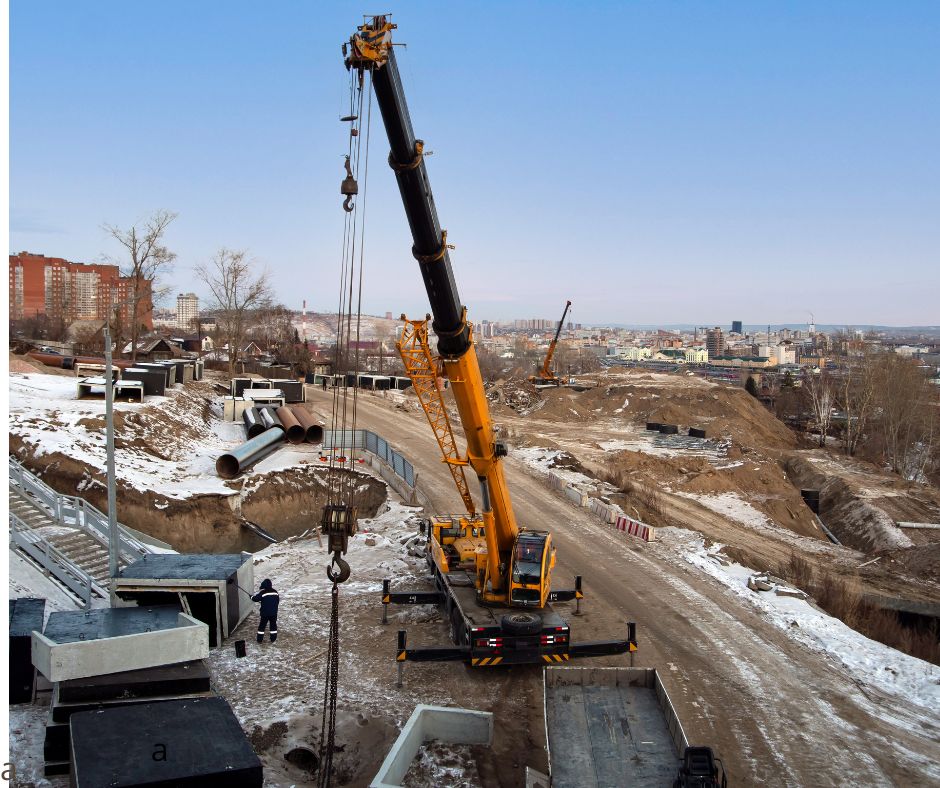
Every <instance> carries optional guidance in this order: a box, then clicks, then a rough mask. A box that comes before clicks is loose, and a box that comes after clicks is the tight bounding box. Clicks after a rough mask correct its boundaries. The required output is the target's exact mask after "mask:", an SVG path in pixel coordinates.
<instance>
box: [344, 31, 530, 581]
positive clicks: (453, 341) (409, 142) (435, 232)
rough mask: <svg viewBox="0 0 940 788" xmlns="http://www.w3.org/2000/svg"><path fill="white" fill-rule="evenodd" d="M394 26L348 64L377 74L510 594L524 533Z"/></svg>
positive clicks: (491, 576) (489, 532)
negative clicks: (499, 447) (509, 570)
mask: <svg viewBox="0 0 940 788" xmlns="http://www.w3.org/2000/svg"><path fill="white" fill-rule="evenodd" d="M393 29H394V25H392V24H391V23H389V22H388V21H387V20H386V18H385V17H374V18H373V20H372V22H371V24H366V25H363V26H361V27H360V28H359V32H358V33H357V34H356V35H355V36H353V37H352V39H351V40H350V42H349V47H350V48H351V51H348V52H347V59H346V64H347V67H349V68H355V69H360V70H367V71H369V72H370V73H371V77H372V87H373V90H374V91H375V96H376V99H377V101H378V105H379V110H380V112H381V114H382V121H383V123H384V125H385V131H386V132H387V134H388V140H389V144H390V146H391V153H390V154H389V158H388V161H389V165H390V166H391V168H392V169H393V170H394V171H395V178H396V180H397V181H398V189H399V191H400V193H401V198H402V203H403V204H404V207H405V214H406V216H407V218H408V224H409V226H410V228H411V235H412V239H413V241H414V245H413V247H412V254H413V255H414V257H415V259H416V260H417V261H418V265H419V267H420V269H421V276H422V278H423V280H424V286H425V290H426V291H427V294H428V300H429V301H430V306H431V313H432V316H433V321H432V328H433V329H434V333H435V334H436V335H437V338H438V343H437V350H438V353H439V354H440V356H441V359H442V362H443V368H444V372H445V374H446V376H447V378H448V379H449V380H450V382H451V386H452V389H453V394H454V400H455V402H456V404H457V411H458V412H459V414H460V420H461V423H462V425H463V428H464V433H465V435H466V440H467V460H468V462H469V463H470V465H471V467H472V468H473V470H474V471H475V473H476V475H477V477H478V478H479V480H480V486H481V494H482V499H483V500H482V503H483V512H482V514H483V520H484V523H485V524H486V529H485V530H486V542H487V582H486V584H485V586H486V588H487V590H485V591H484V596H486V595H487V592H493V593H495V594H496V595H497V596H498V595H499V594H500V593H501V594H503V595H505V594H506V593H508V588H509V586H510V583H509V580H508V577H507V567H508V566H510V564H511V563H512V551H513V547H514V545H515V542H516V538H517V536H518V534H519V528H518V526H517V524H516V518H515V514H514V513H513V509H512V502H511V500H510V497H509V490H508V488H507V485H506V480H505V476H504V473H503V469H502V464H501V462H500V459H501V457H500V454H499V453H498V450H497V444H496V440H495V436H494V432H493V422H492V419H491V418H490V412H489V405H488V403H487V399H486V392H485V389H484V386H483V377H482V375H481V373H480V364H479V361H478V359H477V355H476V350H475V348H474V345H473V338H472V333H471V326H470V324H469V323H468V321H467V316H466V309H465V307H464V306H463V305H462V304H461V302H460V296H459V294H458V292H457V284H456V282H455V281H454V273H453V269H452V267H451V262H450V254H449V251H448V249H449V247H448V245H447V235H446V232H444V231H442V230H441V225H440V221H439V219H438V216H437V208H436V206H435V204H434V197H433V195H432V193H431V184H430V181H429V180H428V174H427V169H426V168H425V163H424V143H423V142H422V141H421V140H419V139H417V138H416V137H415V134H414V129H413V128H412V125H411V117H410V115H409V113H408V105H407V102H406V101H405V94H404V89H403V87H402V82H401V76H400V74H399V71H398V65H397V63H396V60H395V52H394V50H393V49H392V44H391V31H392V30H393Z"/></svg>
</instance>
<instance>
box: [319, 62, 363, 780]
mask: <svg viewBox="0 0 940 788" xmlns="http://www.w3.org/2000/svg"><path fill="white" fill-rule="evenodd" d="M371 82H372V74H371V72H369V87H368V88H367V90H368V92H369V105H368V110H367V113H368V114H367V120H366V158H365V166H364V180H363V187H364V188H363V193H362V219H361V221H360V220H359V218H358V201H357V204H356V205H354V206H353V207H352V210H351V211H347V215H346V223H345V228H344V238H343V270H342V274H341V277H340V303H339V308H338V310H337V335H336V363H337V366H338V364H339V359H340V353H341V347H342V340H343V336H344V334H343V331H344V330H345V337H346V348H345V350H346V352H345V360H346V361H347V363H348V360H349V344H350V341H351V334H352V302H353V289H354V284H355V278H356V270H355V267H356V228H357V226H358V227H359V232H360V237H359V282H358V293H357V298H356V348H355V350H356V357H355V358H356V363H355V374H356V375H358V372H359V350H360V336H361V324H362V278H363V277H362V274H363V263H364V257H365V255H364V248H365V213H366V212H365V207H366V187H367V185H368V178H369V137H370V130H371V125H372V124H371V120H372V91H371ZM362 88H363V86H362V80H361V78H360V82H359V112H358V113H357V119H359V121H360V123H359V125H360V128H361V118H362V98H363V97H362ZM351 89H352V86H351ZM351 99H352V96H351ZM351 103H353V102H352V100H351ZM354 128H355V127H354ZM353 136H355V137H356V141H357V142H356V146H355V148H356V149H355V163H354V164H351V165H348V167H347V171H349V172H351V171H352V170H353V169H354V170H355V174H356V175H358V173H359V161H360V159H361V145H362V136H361V135H360V134H359V133H358V129H357V133H356V134H355V135H352V134H351V135H350V152H349V159H347V161H350V160H351V159H352V156H353V145H352V137H353ZM347 251H348V253H349V254H348V261H349V262H348V266H347ZM347 287H348V298H347V295H346V291H347ZM344 318H345V329H344V325H343V324H344ZM357 383H358V381H357ZM348 397H349V378H348V375H347V376H345V377H344V380H343V398H342V417H341V423H340V424H339V426H340V428H341V432H340V435H341V438H340V450H341V451H342V452H343V455H344V456H346V457H347V460H349V461H351V460H352V458H353V456H354V451H355V431H356V415H357V403H358V385H354V386H353V407H352V421H351V423H349V422H348V421H347V416H348V411H347V403H348ZM339 412H340V407H339V395H338V392H337V391H336V389H335V387H334V395H333V413H332V419H331V422H332V425H333V434H334V436H335V435H336V427H337V421H338V420H340V415H339ZM347 427H348V429H347ZM347 435H348V436H349V439H350V441H349V443H350V451H349V452H348V454H347V453H346V450H345V446H346V436H347ZM334 446H335V439H334ZM344 478H345V479H346V480H347V482H348V487H347V489H346V491H345V493H346V494H345V495H340V493H342V492H343V482H342V480H343V479H344ZM356 488H357V484H356V481H355V478H354V475H353V474H352V473H345V474H344V473H341V472H340V471H338V470H337V469H336V456H335V451H334V454H333V455H332V456H331V459H330V501H329V504H330V506H332V505H340V504H342V505H344V506H347V507H349V511H350V512H354V511H355V497H356ZM338 554H339V553H336V554H334V560H335V556H336V555H338ZM327 574H328V575H329V576H330V578H331V579H332V580H333V585H332V588H331V591H330V633H329V641H328V645H327V655H326V666H325V674H326V680H325V682H324V686H323V710H322V715H321V719H320V741H319V751H320V770H319V785H320V788H328V786H329V784H330V779H331V777H332V774H333V752H334V749H335V741H336V697H337V692H338V687H339V583H340V582H342V581H343V580H344V579H345V578H343V577H341V576H335V575H333V574H331V573H330V572H329V571H328V572H327Z"/></svg>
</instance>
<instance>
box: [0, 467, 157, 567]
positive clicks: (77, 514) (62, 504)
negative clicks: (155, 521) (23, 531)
mask: <svg viewBox="0 0 940 788" xmlns="http://www.w3.org/2000/svg"><path fill="white" fill-rule="evenodd" d="M9 462H10V485H11V486H12V487H15V488H17V489H18V490H19V491H20V492H21V493H23V494H25V495H27V496H28V497H30V498H31V499H32V500H33V501H34V502H35V503H38V504H39V505H40V507H41V508H43V509H45V510H46V512H47V513H48V514H49V516H50V517H51V518H52V519H54V520H56V521H57V522H58V523H59V524H60V525H63V526H66V527H68V528H77V529H78V530H80V531H83V532H84V533H86V534H88V535H89V536H90V537H91V538H92V539H94V540H96V541H97V542H99V543H100V544H102V545H104V546H105V547H107V546H108V545H109V544H110V536H111V528H110V525H109V524H108V516H107V515H106V514H104V513H103V512H101V511H100V510H99V509H97V508H96V507H95V506H93V505H92V504H90V503H88V501H86V500H85V499H84V498H79V497H77V496H74V495H63V494H62V493H57V492H56V491H55V490H53V489H52V488H51V487H50V486H49V485H48V484H46V483H45V482H44V481H42V480H41V479H40V478H39V477H37V476H35V475H34V474H32V473H30V472H29V471H28V470H26V468H24V467H23V466H22V465H21V464H20V463H19V462H18V461H17V460H16V459H15V458H13V457H10V458H9ZM118 538H119V548H118V557H119V560H120V561H123V562H124V563H125V564H129V563H133V562H134V561H136V560H137V559H138V558H140V557H141V556H144V555H148V554H150V553H151V552H153V551H152V550H151V549H150V546H149V545H148V544H147V543H145V542H144V541H143V540H141V539H138V538H136V537H134V536H132V535H131V534H130V533H128V531H127V528H126V526H123V525H121V524H120V523H118ZM162 544H163V543H160V544H157V543H156V540H154V542H153V546H160V545H162ZM166 547H167V548H169V545H166Z"/></svg>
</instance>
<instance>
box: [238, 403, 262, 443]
mask: <svg viewBox="0 0 940 788" xmlns="http://www.w3.org/2000/svg"><path fill="white" fill-rule="evenodd" d="M242 418H243V419H244V420H245V430H246V431H247V433H248V440H251V439H252V438H256V437H258V436H259V435H260V434H261V433H262V432H264V430H265V426H264V424H262V423H261V414H260V413H259V412H258V409H257V408H245V412H244V413H242Z"/></svg>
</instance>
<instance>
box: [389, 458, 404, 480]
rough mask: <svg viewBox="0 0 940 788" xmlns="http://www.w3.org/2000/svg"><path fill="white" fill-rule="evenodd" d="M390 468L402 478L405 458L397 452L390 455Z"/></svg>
mask: <svg viewBox="0 0 940 788" xmlns="http://www.w3.org/2000/svg"><path fill="white" fill-rule="evenodd" d="M392 468H393V469H394V470H395V473H397V474H398V475H399V476H401V477H402V478H403V479H404V478H405V458H404V457H402V456H401V455H400V454H399V453H398V452H395V454H393V455H392Z"/></svg>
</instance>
